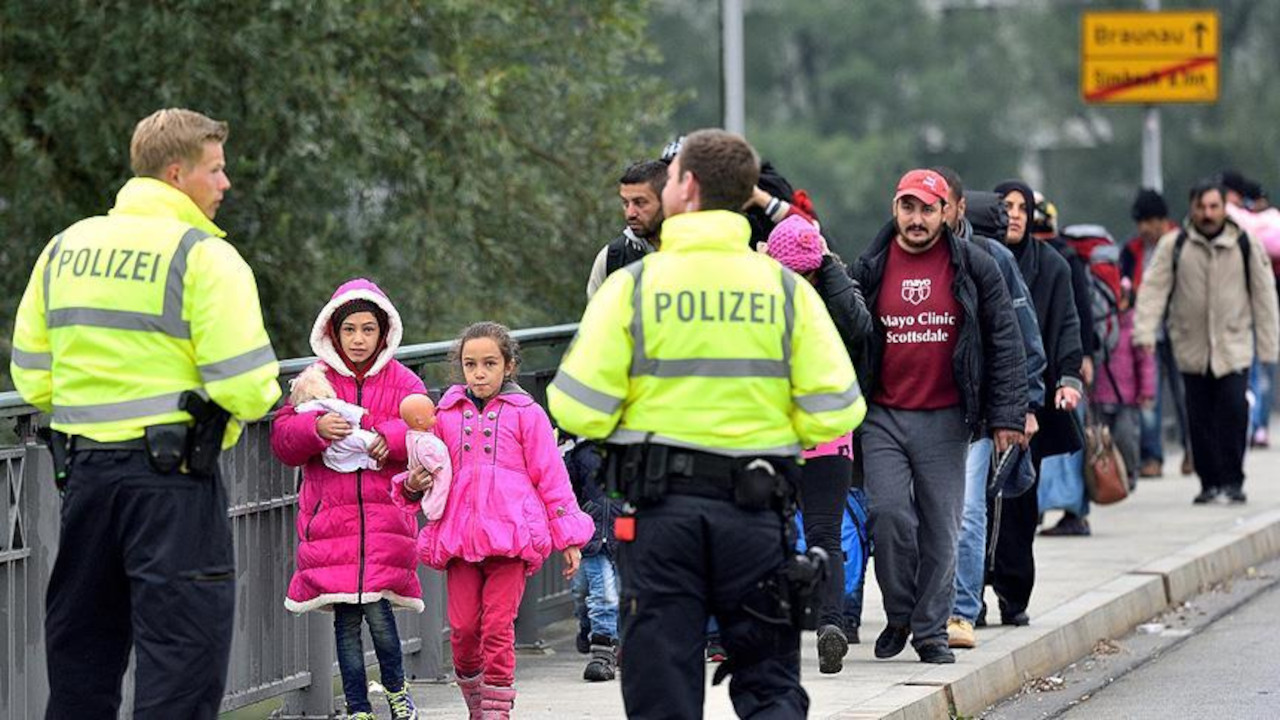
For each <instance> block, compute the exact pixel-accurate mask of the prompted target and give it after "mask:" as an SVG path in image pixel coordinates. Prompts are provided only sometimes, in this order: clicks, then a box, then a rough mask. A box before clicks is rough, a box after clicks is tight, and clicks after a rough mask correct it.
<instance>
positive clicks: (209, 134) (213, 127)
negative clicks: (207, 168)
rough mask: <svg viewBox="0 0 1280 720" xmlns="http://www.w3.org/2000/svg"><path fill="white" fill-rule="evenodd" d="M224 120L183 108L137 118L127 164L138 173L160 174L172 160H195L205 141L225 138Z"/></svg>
mask: <svg viewBox="0 0 1280 720" xmlns="http://www.w3.org/2000/svg"><path fill="white" fill-rule="evenodd" d="M227 132H228V131H227V124H226V123H225V122H222V121H221V120H214V119H212V118H209V117H206V116H204V115H201V114H200V113H198V112H194V111H192V110H184V109H182V108H165V109H164V110H157V111H155V112H153V113H151V114H150V115H148V116H146V117H144V118H142V119H141V120H139V121H138V124H137V125H136V126H135V127H134V128H133V140H132V141H131V142H130V143H129V165H130V166H131V167H132V168H133V174H134V175H137V176H139V177H153V178H159V177H160V176H161V175H162V174H163V173H164V169H165V168H166V167H168V166H169V165H170V164H171V163H175V162H188V163H193V162H197V161H198V160H199V159H200V157H201V155H202V154H203V153H204V146H205V143H211V142H215V143H224V142H226V141H227Z"/></svg>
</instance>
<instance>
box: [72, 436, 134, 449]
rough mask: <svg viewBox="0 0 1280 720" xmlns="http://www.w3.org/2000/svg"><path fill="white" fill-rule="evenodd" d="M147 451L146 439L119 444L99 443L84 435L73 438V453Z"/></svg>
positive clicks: (125, 441)
mask: <svg viewBox="0 0 1280 720" xmlns="http://www.w3.org/2000/svg"><path fill="white" fill-rule="evenodd" d="M146 449H147V442H146V440H145V439H144V438H134V439H132V440H119V441H117V442H98V441H97V440H91V439H89V438H87V437H84V436H82V435H73V436H72V437H71V452H94V451H107V450H125V451H129V452H144V451H145V450H146Z"/></svg>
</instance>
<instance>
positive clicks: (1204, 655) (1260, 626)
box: [1060, 585, 1280, 720]
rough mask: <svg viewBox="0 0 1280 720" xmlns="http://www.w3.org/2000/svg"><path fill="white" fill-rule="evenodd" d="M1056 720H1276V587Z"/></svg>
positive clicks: (1279, 663)
mask: <svg viewBox="0 0 1280 720" xmlns="http://www.w3.org/2000/svg"><path fill="white" fill-rule="evenodd" d="M1060 717H1063V718H1069V719H1070V720H1099V719H1102V718H1135V719H1139V720H1140V719H1143V718H1152V719H1153V720H1154V719H1155V718H1160V719H1162V720H1163V719H1164V718H1231V719H1232V720H1246V719H1251V718H1259V719H1262V718H1266V719H1267V720H1272V719H1274V718H1280V585H1277V586H1273V587H1271V588H1270V589H1268V590H1265V591H1263V592H1261V593H1259V594H1258V595H1257V596H1256V597H1254V598H1253V599H1251V600H1249V601H1248V602H1246V603H1245V604H1243V605H1241V606H1240V607H1238V608H1236V609H1235V610H1233V611H1231V612H1229V613H1227V614H1226V615H1224V616H1222V617H1221V618H1219V619H1218V620H1217V621H1215V622H1213V623H1212V624H1210V625H1208V626H1207V627H1205V628H1204V629H1203V630H1201V631H1200V632H1198V633H1196V634H1195V635H1193V636H1192V637H1189V638H1187V639H1186V641H1185V642H1182V643H1180V644H1178V645H1176V646H1175V647H1173V648H1172V649H1171V650H1169V651H1168V652H1167V653H1164V654H1163V655H1161V656H1159V657H1156V658H1154V659H1153V660H1151V661H1150V662H1148V663H1146V664H1145V665H1143V666H1141V667H1139V668H1138V669H1136V670H1135V671H1133V672H1131V673H1129V674H1127V675H1124V676H1122V677H1120V678H1119V679H1117V680H1116V681H1115V682H1114V683H1112V684H1111V685H1109V686H1107V687H1106V688H1104V689H1101V690H1099V691H1098V692H1096V693H1094V694H1093V695H1091V696H1089V698H1088V699H1087V700H1085V701H1083V702H1081V703H1079V704H1078V705H1076V706H1075V707H1074V708H1072V709H1071V710H1069V711H1068V712H1067V713H1065V714H1064V715H1061V716H1060Z"/></svg>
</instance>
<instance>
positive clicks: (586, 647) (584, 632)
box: [573, 625, 591, 655]
mask: <svg viewBox="0 0 1280 720" xmlns="http://www.w3.org/2000/svg"><path fill="white" fill-rule="evenodd" d="M573 643H574V646H575V647H577V648H578V652H580V653H582V654H583V655H586V654H587V653H589V652H591V626H590V625H579V626H578V637H576V638H574V640H573Z"/></svg>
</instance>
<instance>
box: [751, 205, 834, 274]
mask: <svg viewBox="0 0 1280 720" xmlns="http://www.w3.org/2000/svg"><path fill="white" fill-rule="evenodd" d="M765 252H766V253H768V255H769V257H771V258H773V259H774V260H777V261H778V262H780V263H782V264H783V266H785V267H786V268H788V269H789V270H791V271H792V272H795V273H797V274H799V275H808V274H809V273H811V272H813V271H815V270H817V269H818V268H819V267H821V266H822V258H823V256H824V255H826V254H827V241H826V240H824V239H823V238H822V234H821V233H819V232H818V228H816V227H814V226H813V223H811V222H809V221H808V220H806V219H804V218H802V217H800V216H799V215H792V216H791V217H789V218H787V219H786V220H783V221H782V222H780V223H778V225H777V226H776V227H774V228H773V232H771V233H769V242H768V245H767V246H766V247H765Z"/></svg>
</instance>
